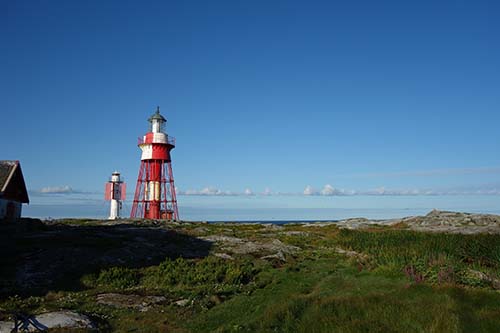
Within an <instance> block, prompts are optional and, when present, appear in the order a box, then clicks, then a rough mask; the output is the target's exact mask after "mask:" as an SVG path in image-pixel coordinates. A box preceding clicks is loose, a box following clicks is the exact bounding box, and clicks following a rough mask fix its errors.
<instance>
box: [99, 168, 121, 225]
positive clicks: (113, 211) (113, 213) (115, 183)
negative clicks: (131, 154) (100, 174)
mask: <svg viewBox="0 0 500 333" xmlns="http://www.w3.org/2000/svg"><path fill="white" fill-rule="evenodd" d="M125 189H126V185H125V183H124V182H123V181H122V180H121V178H120V173H119V172H118V171H115V172H113V173H112V174H111V178H110V179H109V181H108V182H107V183H106V189H105V192H104V198H105V199H106V200H108V201H111V207H110V210H109V219H110V220H116V219H118V218H120V211H121V209H122V200H125Z"/></svg>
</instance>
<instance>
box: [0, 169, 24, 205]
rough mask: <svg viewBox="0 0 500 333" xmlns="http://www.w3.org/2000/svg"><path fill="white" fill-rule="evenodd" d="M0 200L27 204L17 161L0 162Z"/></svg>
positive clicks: (21, 173)
mask: <svg viewBox="0 0 500 333" xmlns="http://www.w3.org/2000/svg"><path fill="white" fill-rule="evenodd" d="M0 198H6V199H10V200H15V201H19V202H22V203H29V197H28V191H27V189H26V184H25V182H24V177H23V172H22V171H21V165H20V164H19V161H0Z"/></svg>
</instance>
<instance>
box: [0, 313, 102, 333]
mask: <svg viewBox="0 0 500 333" xmlns="http://www.w3.org/2000/svg"><path fill="white" fill-rule="evenodd" d="M16 328H17V331H20V332H40V331H45V330H48V329H51V328H66V329H95V328H96V326H95V325H94V323H93V322H92V321H91V320H90V319H89V318H88V317H87V316H85V315H83V314H79V313H76V312H71V311H56V312H48V313H42V314H39V315H35V316H29V317H24V318H18V321H17V323H16V322H8V321H1V322H0V333H10V332H11V331H12V330H14V329H16Z"/></svg>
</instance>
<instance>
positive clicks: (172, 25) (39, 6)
mask: <svg viewBox="0 0 500 333" xmlns="http://www.w3.org/2000/svg"><path fill="white" fill-rule="evenodd" d="M499 36H500V4H499V3H498V2H497V1H438V2H437V1H414V2H408V1H237V0H231V1H140V2H139V1H1V4H0V40H1V44H0V45H1V48H2V51H1V52H0V72H1V75H0V110H1V113H2V119H3V121H2V124H3V126H2V131H0V140H1V142H2V144H1V145H2V156H1V158H2V159H18V160H20V161H21V164H22V168H23V171H24V174H25V178H26V180H27V183H28V187H29V189H30V190H31V191H33V192H36V191H40V190H42V189H45V190H46V192H51V191H53V190H56V191H57V190H62V191H63V192H64V191H67V192H70V191H68V189H72V191H83V192H99V191H102V190H103V184H104V182H105V181H106V179H107V177H109V175H110V174H111V172H112V171H114V170H115V169H116V170H119V171H121V172H122V174H123V175H124V176H125V178H126V179H127V181H128V183H129V187H128V191H129V194H130V193H131V192H132V191H133V188H134V184H135V181H136V178H137V173H138V168H139V159H140V158H139V157H140V152H139V149H138V148H137V147H136V143H137V137H138V136H141V135H143V134H144V133H145V132H146V129H147V122H146V119H147V118H148V117H149V116H150V114H151V113H153V112H154V110H155V108H156V106H157V105H159V106H160V107H161V110H162V113H163V115H164V116H165V117H166V118H167V120H168V123H167V131H168V133H169V134H170V135H173V136H175V137H176V138H177V147H176V149H175V150H174V151H173V153H172V158H173V168H174V175H175V181H176V185H177V187H178V188H179V190H180V191H181V192H184V193H186V192H187V193H188V194H189V193H191V194H193V193H194V194H197V193H198V194H199V193H206V194H221V193H222V194H223V193H226V192H227V191H229V192H231V193H233V194H234V193H236V194H241V193H243V192H244V191H245V189H250V190H251V191H252V193H261V192H264V191H265V189H266V188H267V189H269V191H270V192H272V193H287V194H302V193H303V192H304V190H307V189H309V190H311V191H310V192H308V191H306V192H307V193H310V194H320V193H321V191H322V190H324V192H323V193H324V194H339V193H340V194H345V193H360V194H371V195H373V194H425V193H438V194H446V193H450V192H459V193H474V192H477V191H480V192H481V191H482V192H489V193H496V194H499V193H500V154H499V153H498V151H499V147H500V131H499V130H498V128H499V127H498V125H499V123H500V95H499V92H500V66H499V65H500V60H499V59H500V43H499V42H498V41H499ZM325 185H330V187H326V188H325ZM308 186H309V187H308ZM330 188H334V189H335V190H333V191H331V190H330ZM65 189H66V190H65ZM342 189H343V190H344V192H342V191H341V190H342ZM325 190H326V192H325ZM337 191H341V192H337ZM354 191H355V192H354ZM221 200H223V198H221ZM290 200H291V202H293V199H290ZM180 204H181V205H182V198H181V199H180ZM193 205H196V203H193ZM292 206H293V205H292Z"/></svg>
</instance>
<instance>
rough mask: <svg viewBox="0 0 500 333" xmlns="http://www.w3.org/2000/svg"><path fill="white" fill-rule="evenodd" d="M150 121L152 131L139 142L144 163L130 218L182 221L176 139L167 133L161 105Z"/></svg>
mask: <svg viewBox="0 0 500 333" xmlns="http://www.w3.org/2000/svg"><path fill="white" fill-rule="evenodd" d="M148 121H149V123H150V124H149V125H150V126H149V132H148V133H146V135H144V136H143V137H140V138H139V141H138V146H139V148H140V149H141V151H142V153H141V166H140V168H139V177H138V178H137V186H136V189H135V195H134V202H133V205H132V211H131V214H130V217H132V218H146V219H166V220H179V211H178V209H177V197H176V194H175V185H174V176H173V172H172V160H171V157H170V151H171V150H172V149H174V148H175V138H174V137H171V136H168V135H167V133H165V124H166V122H167V120H166V119H165V118H164V117H163V116H162V115H161V114H160V108H159V107H158V108H157V110H156V112H155V113H154V114H153V115H152V116H151V117H149V119H148Z"/></svg>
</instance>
